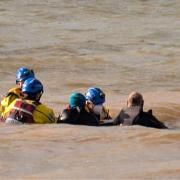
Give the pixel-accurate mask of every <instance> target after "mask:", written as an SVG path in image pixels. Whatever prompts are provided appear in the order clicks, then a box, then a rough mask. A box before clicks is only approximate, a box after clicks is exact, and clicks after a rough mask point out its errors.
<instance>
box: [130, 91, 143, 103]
mask: <svg viewBox="0 0 180 180" xmlns="http://www.w3.org/2000/svg"><path fill="white" fill-rule="evenodd" d="M143 102H144V100H143V96H142V95H141V94H140V93H138V92H132V93H130V94H129V96H128V100H127V105H128V106H143Z"/></svg>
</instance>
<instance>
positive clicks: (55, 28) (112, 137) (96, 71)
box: [0, 0, 180, 179]
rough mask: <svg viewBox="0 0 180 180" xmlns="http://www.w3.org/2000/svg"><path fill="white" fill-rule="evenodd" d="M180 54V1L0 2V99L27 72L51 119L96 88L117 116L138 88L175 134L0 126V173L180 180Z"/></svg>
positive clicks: (26, 176) (116, 128)
mask: <svg viewBox="0 0 180 180" xmlns="http://www.w3.org/2000/svg"><path fill="white" fill-rule="evenodd" d="M179 57H180V1H179V0H171V1H169V0H134V1H130V0H126V1H123V0H111V1H108V0H102V1H95V0H92V1H88V0H82V1H81V0H78V1H73V0H64V1H62V0H39V1H35V0H0V77H1V90H0V93H1V94H5V93H6V92H7V90H8V89H9V88H10V87H12V86H13V85H14V83H15V71H16V69H17V68H18V67H19V66H22V65H25V66H28V67H30V68H33V69H34V71H35V74H36V77H37V78H38V79H40V80H41V81H42V82H43V84H44V89H45V91H44V95H43V97H42V102H44V103H46V104H47V105H49V106H51V107H52V108H53V109H54V111H55V113H56V115H58V113H59V112H60V111H61V110H62V108H63V107H64V106H65V105H66V104H67V102H68V96H69V94H70V93H71V92H72V91H74V90H77V91H80V92H82V93H84V92H85V91H86V89H87V88H88V87H89V86H99V87H101V88H102V89H103V90H104V91H105V92H106V97H107V102H106V104H107V106H109V107H110V109H111V112H112V114H113V116H115V115H116V114H117V113H118V111H119V110H120V108H121V107H122V106H124V105H125V104H126V98H127V95H128V94H129V93H130V92H131V91H132V90H137V91H140V92H142V93H143V95H144V99H145V109H149V108H152V109H153V111H154V113H155V114H156V115H157V116H158V118H160V119H161V120H162V121H163V122H165V124H166V125H168V126H169V127H170V128H171V130H168V131H159V130H154V129H149V128H141V127H128V128H124V127H123V128H118V127H113V128H108V129H107V128H97V127H95V128H88V127H77V126H76V127H74V126H59V125H58V126H57V125H53V126H46V125H44V126H43V125H41V126H21V127H7V126H3V125H1V128H0V134H1V137H2V139H0V144H1V145H2V147H3V148H1V149H0V154H1V155H0V161H1V164H0V176H2V177H3V178H5V177H8V174H10V175H9V178H13V177H16V178H20V177H21V178H37V177H39V178H45V177H49V178H50V177H53V178H60V177H62V178H76V177H77V178H107V179H113V178H120V177H121V178H136V179H139V178H152V179H154V178H157V179H158V178H163V179H164V178H167V179H169V178H174V179H178V178H179V177H180V168H179V167H180V162H179V159H180V156H179V153H178V152H179V147H180V130H179V128H180V118H179V117H180V93H179V92H180V83H179V82H180V81H179V79H180V60H179ZM19 129H20V130H19ZM29 131H30V133H28V132H29ZM31 131H32V133H31ZM86 131H87V132H86ZM77 132H78V133H77ZM34 134H35V135H34ZM33 135H34V136H33ZM32 136H33V137H32ZM83 137H84V138H83ZM46 138H47V139H46ZM31 139H32V140H31ZM89 139H90V140H89ZM53 146H54V147H55V148H53ZM39 148H40V150H39ZM162 150H164V151H163V152H162ZM20 152H23V155H22V153H20ZM40 152H43V153H42V154H40ZM86 152H87V153H86ZM24 154H27V155H24ZM50 154H51V155H50ZM59 154H60V155H59ZM58 155H59V157H58ZM63 155H64V156H63ZM44 157H48V159H47V158H44ZM57 157H58V158H57ZM17 159H20V160H19V161H18V160H17ZM12 161H13V163H12ZM17 161H18V162H17ZM29 162H30V163H29ZM132 162H134V163H132ZM24 163H25V164H28V163H29V166H24ZM22 167H23V168H22ZM21 168H22V169H21ZM39 169H43V170H39ZM69 169H70V171H69ZM9 170H10V172H9Z"/></svg>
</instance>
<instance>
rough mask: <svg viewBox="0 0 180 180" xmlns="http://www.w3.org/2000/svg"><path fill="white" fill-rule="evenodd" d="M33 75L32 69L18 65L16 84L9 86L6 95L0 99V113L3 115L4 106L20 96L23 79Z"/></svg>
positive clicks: (21, 94)
mask: <svg viewBox="0 0 180 180" xmlns="http://www.w3.org/2000/svg"><path fill="white" fill-rule="evenodd" d="M31 77H34V71H33V70H31V69H28V68H26V67H20V68H19V69H17V71H16V86H15V87H13V88H11V89H10V90H9V91H8V93H7V95H6V96H5V97H4V98H3V99H2V101H1V104H0V114H1V115H2V116H3V113H4V111H5V110H6V108H7V107H8V106H9V105H10V104H11V103H12V102H13V101H14V100H15V99H17V98H22V97H23V93H22V91H21V88H22V85H23V83H24V81H25V80H26V79H28V78H31Z"/></svg>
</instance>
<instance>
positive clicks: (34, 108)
mask: <svg viewBox="0 0 180 180" xmlns="http://www.w3.org/2000/svg"><path fill="white" fill-rule="evenodd" d="M22 93H23V98H16V99H15V100H14V101H13V102H12V103H11V104H10V105H9V106H8V107H7V108H6V110H5V112H4V116H3V117H2V116H1V121H2V122H5V123H8V124H23V123H40V124H43V123H54V122H55V115H54V112H53V110H52V109H51V108H49V107H47V106H45V105H44V104H41V102H40V99H41V96H42V94H43V85H42V83H41V82H40V81H39V80H37V79H35V78H28V79H27V80H25V82H24V83H23V85H22Z"/></svg>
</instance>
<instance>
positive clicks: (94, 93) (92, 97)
mask: <svg viewBox="0 0 180 180" xmlns="http://www.w3.org/2000/svg"><path fill="white" fill-rule="evenodd" d="M85 97H86V107H87V108H88V110H89V111H90V112H91V113H94V115H95V116H96V117H97V119H98V121H99V124H104V125H105V124H107V125H110V124H111V125H112V124H113V120H112V117H111V116H110V114H109V109H107V108H106V107H105V106H104V103H105V93H104V92H103V91H102V90H101V89H100V88H98V87H90V88H88V90H87V91H86V93H85Z"/></svg>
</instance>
